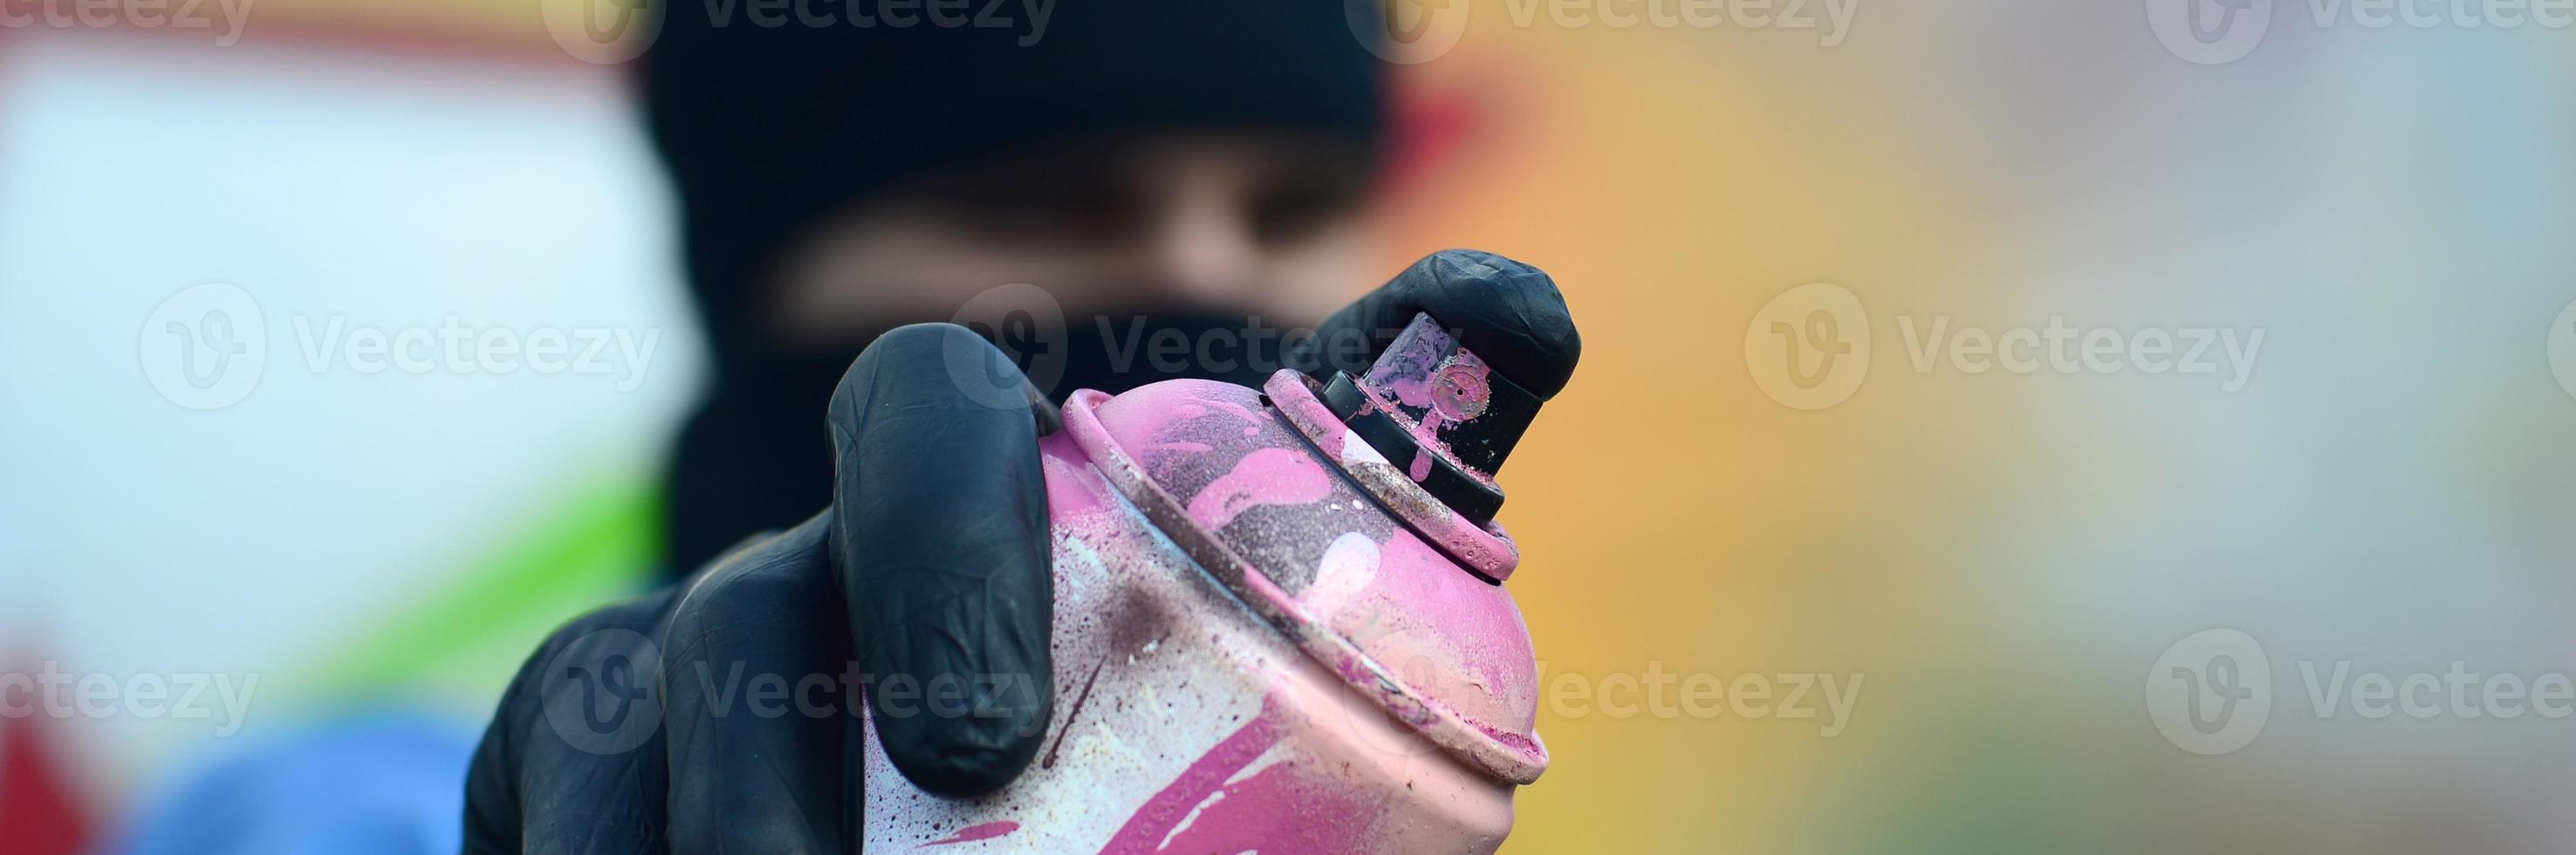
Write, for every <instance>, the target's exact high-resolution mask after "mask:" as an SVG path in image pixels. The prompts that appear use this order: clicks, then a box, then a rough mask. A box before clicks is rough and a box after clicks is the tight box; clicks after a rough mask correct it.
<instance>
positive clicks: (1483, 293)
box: [1294, 249, 1583, 401]
mask: <svg viewBox="0 0 2576 855" xmlns="http://www.w3.org/2000/svg"><path fill="white" fill-rule="evenodd" d="M1426 312H1427V313H1429V314H1430V315H1431V317H1433V318H1434V319H1437V320H1438V321H1439V322H1440V326H1441V327H1442V328H1443V329H1447V330H1449V331H1450V332H1451V334H1452V335H1455V336H1456V337H1457V339H1458V343H1459V344H1460V345H1462V346H1464V347H1466V348H1467V349H1469V350H1473V351H1475V352H1476V355H1477V356H1480V357H1482V358H1483V359H1484V360H1485V364H1486V365H1489V366H1492V367H1493V369H1494V370H1495V371H1497V372H1500V373H1501V374H1502V375H1503V376H1505V377H1509V378H1511V379H1512V380H1513V381H1514V382H1517V383H1519V384H1520V386H1521V388H1523V389H1526V390H1528V391H1529V392H1530V393H1531V394H1533V395H1536V396H1537V397H1538V399H1539V400H1542V401H1544V400H1547V399H1549V398H1552V397H1555V396H1556V393H1557V392H1559V391H1562V390H1563V389H1564V388H1565V383H1566V381H1567V380H1569V379H1572V378H1573V376H1574V363H1575V361H1576V360H1578V359H1580V358H1582V356H1583V337H1582V336H1581V335H1578V334H1577V333H1576V332H1575V330H1574V317H1573V315H1571V314H1569V313H1568V312H1567V311H1566V308H1565V295H1564V294H1562V293H1559V292H1558V291H1557V289H1556V280H1554V279H1551V278H1549V277H1548V275H1547V273H1545V272H1544V271H1541V270H1539V269H1538V268H1536V267H1532V266H1529V265H1527V264H1523V263H1521V262H1518V261H1513V260H1511V259H1508V258H1504V257H1502V256H1499V255H1495V254H1493V253H1490V252H1482V251H1478V250H1472V249H1449V250H1442V251H1440V252H1435V253H1432V254H1430V255H1427V256H1423V257H1422V260H1420V261H1416V262H1414V263H1413V264H1412V266H1409V267H1406V268H1405V269H1404V272H1402V273H1398V274H1396V275H1395V278H1394V279H1391V280H1388V281H1387V283H1386V284H1385V285H1381V286H1378V289H1377V290H1375V291H1371V292H1369V293H1368V295H1367V296H1364V297H1361V298H1360V299H1359V300H1358V301H1356V302H1353V303H1351V304H1350V305H1349V306H1346V307H1343V309H1342V310H1341V311H1339V312H1335V313H1333V316H1332V317H1330V318H1326V319H1325V320H1324V323H1323V324H1322V325H1321V326H1319V327H1317V328H1316V334H1315V335H1314V336H1312V337H1310V338H1308V339H1307V340H1306V341H1305V342H1303V343H1301V345H1300V348H1299V350H1298V352H1297V354H1296V357H1295V362H1294V364H1296V365H1297V366H1298V367H1299V368H1300V369H1301V370H1304V371H1305V372H1306V373H1308V374H1313V375H1317V376H1318V378H1323V377H1328V376H1330V375H1331V374H1332V373H1333V372H1334V371H1348V372H1350V373H1351V374H1352V375H1354V376H1359V375H1365V374H1367V373H1368V369H1369V365H1370V363H1373V362H1375V361H1376V360H1377V357H1378V354H1380V353H1382V352H1384V351H1385V350H1386V347H1387V345H1388V344H1389V343H1391V342H1393V341H1394V340H1395V335H1396V333H1398V332H1401V331H1403V329H1404V327H1405V325H1406V324H1409V323H1412V322H1413V317H1414V315H1415V314H1418V313H1426ZM1354 342H1365V343H1366V345H1365V347H1357V346H1352V343H1354Z"/></svg>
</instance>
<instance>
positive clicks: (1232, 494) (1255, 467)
mask: <svg viewBox="0 0 2576 855" xmlns="http://www.w3.org/2000/svg"><path fill="white" fill-rule="evenodd" d="M1332 494H1333V478H1332V476H1330V475H1327V474H1325V473H1324V468H1323V467H1322V466H1319V465H1317V464H1316V463H1315V460H1314V458H1311V457H1308V456H1306V455H1305V454H1304V453H1303V452H1301V451H1298V450H1296V449H1288V448H1264V449H1260V450H1257V451H1254V452H1252V453H1251V454H1246V455H1244V456H1243V459H1242V460H1238V461H1235V464H1234V469H1233V470H1232V471H1229V472H1227V473H1225V474H1224V475H1222V476H1219V477H1218V478H1217V479H1216V480H1214V481H1210V482H1208V485H1207V487H1205V488H1203V489H1201V490H1199V494H1198V495H1197V496H1196V497H1193V498H1191V499H1190V506H1189V512H1190V518H1191V519H1195V520H1198V522H1199V524H1200V525H1203V526H1207V527H1208V530H1210V531H1214V530H1217V529H1221V528H1224V527H1225V526H1226V524H1227V523H1231V522H1234V518H1235V517H1237V516H1240V515H1241V514H1242V513H1243V512H1244V511H1248V510H1252V509H1253V508H1256V507H1260V506H1262V505H1302V504H1305V503H1307V502H1314V501H1320V500H1322V499H1323V498H1324V497H1326V496H1330V495H1332Z"/></svg>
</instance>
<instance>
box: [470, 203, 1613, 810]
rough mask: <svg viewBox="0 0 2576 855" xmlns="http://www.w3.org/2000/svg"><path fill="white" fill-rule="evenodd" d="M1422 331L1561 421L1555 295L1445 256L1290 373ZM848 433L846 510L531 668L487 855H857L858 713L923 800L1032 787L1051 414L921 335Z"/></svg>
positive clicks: (1513, 274) (1047, 607)
mask: <svg viewBox="0 0 2576 855" xmlns="http://www.w3.org/2000/svg"><path fill="white" fill-rule="evenodd" d="M1416 312H1429V313H1431V314H1432V316H1433V317H1435V318H1438V319H1440V321H1441V322H1442V323H1443V325H1444V326H1447V327H1450V328H1452V329H1454V330H1457V331H1458V335H1459V336H1460V338H1461V340H1462V341H1461V343H1462V344H1465V345H1466V346H1468V347H1470V348H1472V349H1474V350H1476V351H1477V353H1478V354H1480V355H1481V356H1483V357H1484V358H1485V359H1486V361H1487V362H1488V363H1489V364H1492V365H1493V366H1494V367H1495V368H1496V369H1497V370H1501V371H1504V372H1506V373H1509V374H1510V375H1511V376H1513V377H1516V378H1521V379H1522V382H1523V383H1524V384H1525V385H1526V386H1527V387H1528V388H1529V389H1530V391H1532V392H1534V393H1537V394H1539V395H1541V396H1547V395H1553V394H1554V393H1555V392H1556V391H1557V390H1558V389H1559V388H1561V387H1563V386H1564V384H1565V379H1566V378H1567V377H1568V376H1570V375H1571V374H1572V372H1573V369H1574V363H1575V360H1576V359H1577V357H1578V356H1579V355H1580V351H1581V342H1580V340H1579V339H1578V338H1577V336H1576V334H1575V331H1574V326H1573V322H1572V320H1571V319H1570V318H1569V317H1568V316H1567V314H1566V309H1565V303H1564V299H1563V297H1561V296H1560V295H1559V294H1558V293H1557V289H1556V285H1555V283H1553V282H1552V281H1550V280H1549V279H1548V277H1547V275H1546V274H1544V273H1541V272H1539V271H1538V270H1537V269H1536V268H1532V267H1529V266H1527V265H1523V264H1520V263H1518V262H1513V261H1510V260H1508V259H1504V258H1502V257H1500V256H1495V255H1491V254H1487V253H1479V252H1468V251H1458V250H1452V251H1449V252H1443V253H1439V254H1436V255H1433V256H1430V257H1427V258H1425V259H1423V260H1422V261H1421V262H1419V263H1416V264H1415V265H1413V266H1412V267H1410V268H1408V269H1406V270H1405V271H1404V272H1403V273H1401V274H1399V275H1398V276H1397V277H1396V278H1395V279H1394V280H1393V281H1391V282H1389V283H1387V284H1386V285H1385V286H1383V287H1381V288H1379V289H1378V290H1377V291H1375V292H1372V293H1371V294H1369V295H1368V296H1366V297H1363V298H1361V299H1360V300H1359V301H1358V302H1357V303H1354V304H1352V305H1351V306H1350V307H1349V308H1347V309H1344V310H1343V311H1341V312H1339V313H1337V314H1335V315H1334V316H1333V317H1332V319H1331V320H1329V321H1328V322H1327V323H1326V324H1325V325H1324V327H1323V328H1322V329H1321V330H1319V331H1318V334H1317V335H1316V336H1314V337H1313V338H1311V339H1309V340H1307V341H1305V342H1301V343H1300V344H1299V346H1298V347H1297V348H1296V350H1295V352H1294V353H1293V354H1292V359H1293V360H1294V364H1297V365H1298V366H1300V367H1301V368H1304V369H1306V370H1309V371H1312V372H1318V373H1328V372H1329V371H1331V370H1334V369H1340V370H1349V371H1352V372H1354V373H1358V372H1362V371H1365V370H1366V369H1367V366H1368V363H1369V362H1371V361H1373V360H1374V356H1375V354H1376V353H1377V352H1378V351H1379V350H1380V349H1381V348H1383V347H1384V346H1385V345H1386V344H1387V343H1388V342H1389V341H1391V340H1392V339H1393V337H1394V335H1395V333H1396V332H1397V331H1399V330H1401V329H1402V328H1403V327H1404V325H1405V324H1406V323H1407V322H1409V321H1410V320H1411V319H1412V317H1413V315H1414V313H1416ZM1336 342H1341V343H1342V345H1341V346H1339V347H1337V346H1336ZM1353 342H1364V344H1352V343H1353ZM983 384H995V385H983ZM996 389H1000V390H1004V391H1006V392H1012V390H1017V391H1016V392H1012V393H1010V394H999V395H997V394H995V390H996ZM1023 402H1025V403H1023ZM829 419H830V424H831V428H832V441H833V446H834V448H835V455H834V466H835V469H836V473H835V482H834V487H833V503H832V507H831V508H829V509H827V510H825V511H824V512H823V513H821V514H819V515H817V516H815V517H814V518H813V519H810V520H807V521H806V522H805V523H803V524H801V525H798V526H797V527H795V528H793V529H790V530H788V531H786V532H782V533H778V534H775V535H771V536H768V537H766V538H759V539H755V540H754V541H752V542H750V543H747V544H745V545H743V546H739V547H736V548H735V549H734V550H733V551H732V552H730V553H728V554H726V555H725V556H723V557H721V558H718V559H717V560H716V561H715V563H713V564H712V565H710V566H709V567H707V568H706V569H704V570H702V571H700V572H698V573H697V574H696V575H694V576H692V577H691V578H690V579H689V580H687V581H686V582H684V583H682V585H680V586H679V587H677V588H672V589H667V590H664V591H661V592H659V593H656V594H653V595H651V596H647V597H644V598H641V599H638V600H634V601H631V602H626V603H622V604H618V605H614V606H609V607H607V608H604V609H601V610H599V611H596V612H593V613H591V614H589V615H586V616H584V617H582V618H580V619H577V620H575V621H573V622H572V623H570V624H568V625H566V626H565V627H564V628H563V629H561V630H558V631H556V632H555V634H554V635H553V636H552V637H550V638H548V639H547V641H546V643H545V644H544V645H542V646H541V647H539V648H538V650H537V652H536V653H535V655H533V656H531V657H529V659H528V663H527V665H526V666H524V667H522V668H521V669H520V671H519V674H518V676H517V677H516V678H514V679H513V680H512V682H511V684H510V687H509V689H508V691H507V693H506V694H504V696H503V697H502V699H501V704H500V708H499V709H498V710H497V711H496V713H495V714H494V717H493V721H492V725H491V728H490V729H489V730H488V731H487V732H486V733H485V734H484V737H483V743H482V746H481V747H480V748H479V749H478V750H477V751H476V752H475V756H474V761H473V767H472V769H471V771H470V772H469V775H468V778H467V781H466V815H465V841H466V842H465V849H466V851H467V852H477V853H480V852H522V851H525V852H592V851H597V852H621V853H623V852H641V851H663V850H672V851H680V852H702V851H703V852H716V851H724V852H735V851H742V852H787V851H795V852H832V851H847V850H849V849H852V848H853V847H854V844H855V841H857V840H858V839H859V838H860V835H859V833H858V831H859V828H860V823H862V822H863V821H864V818H863V817H862V816H860V805H861V796H862V791H861V788H860V781H859V774H860V768H861V763H860V760H859V757H860V754H861V751H862V746H863V743H862V742H861V741H860V740H861V738H862V737H861V734H860V730H859V720H858V718H857V716H856V715H855V714H854V712H853V711H854V710H855V709H856V707H855V706H854V705H853V704H854V703H855V702H856V701H857V700H858V699H859V698H860V697H861V696H862V694H864V695H865V702H867V703H870V704H874V705H876V709H875V711H874V712H875V723H876V725H877V728H878V734H879V738H880V739H881V741H882V742H883V744H884V746H885V750H886V753H887V755H888V757H889V758H890V759H891V760H892V761H893V762H894V765H895V767H896V768H897V769H899V770H901V771H902V772H903V774H904V776H905V777H907V778H909V779H910V780H911V781H912V782H913V783H914V784H915V785H917V786H919V787H921V788H922V789H924V790H928V791H930V792H934V793H940V794H944V795H972V794H979V793H984V792H989V791H991V790H994V789H997V788H1000V787H1001V786H1003V785H1004V784H1007V783H1009V782H1010V781H1011V779H1013V778H1015V777H1017V776H1018V775H1019V773H1020V771H1021V770H1022V769H1023V768H1025V767H1027V765H1028V763H1029V761H1030V759H1031V758H1032V757H1033V756H1035V754H1036V753H1037V750H1038V748H1039V746H1040V744H1041V742H1042V741H1043V738H1044V736H1045V732H1044V731H1045V727H1046V723H1047V721H1048V718H1049V715H1050V713H1051V703H1052V701H1053V697H1054V692H1053V688H1052V685H1051V683H1052V680H1051V675H1052V674H1053V670H1052V668H1051V667H1050V662H1049V653H1048V642H1049V638H1050V634H1051V631H1052V624H1053V617H1054V614H1053V609H1054V604H1053V601H1054V589H1053V579H1052V577H1051V575H1050V573H1051V570H1050V566H1049V560H1048V556H1049V551H1050V548H1051V541H1050V539H1049V536H1048V528H1047V509H1046V487H1045V479H1044V477H1043V474H1042V470H1041V468H1040V466H1039V461H1038V452H1037V438H1038V437H1039V436H1040V435H1041V434H1042V433H1044V432H1046V431H1050V430H1052V429H1053V426H1054V412H1053V409H1052V408H1051V407H1049V406H1048V405H1047V404H1045V402H1044V399H1043V398H1042V397H1039V396H1038V395H1036V394H1035V392H1034V391H1033V390H1029V389H1028V386H1027V382H1026V380H1025V379H1023V378H1021V376H1020V374H1019V371H1018V369H1017V368H1016V367H1015V366H1013V365H1012V363H1011V362H1010V360H1009V359H1008V358H1006V357H1005V356H1004V355H1003V354H1002V353H1001V352H1000V351H999V350H996V349H994V348H993V347H992V346H991V345H989V344H987V343H985V342H984V341H983V340H982V339H980V338H977V337H975V336H974V334H972V333H970V332H967V331H966V330H964V329H963V328H960V327H955V326H950V325H945V324H936V325H933V324H924V325H918V326H911V327H904V328H902V329H898V330H895V331H894V332H891V333H888V334H887V335H885V336H884V337H882V338H880V339H878V340H877V342H876V343H875V344H873V345H871V346H869V347H868V349H867V350H866V351H865V352H863V353H861V354H860V355H859V358H858V360H857V361H856V362H855V363H853V364H852V365H851V367H850V371H849V373H848V374H847V375H846V376H844V377H843V378H842V380H841V385H840V388H839V389H838V390H837V391H836V392H835V393H834V394H833V396H832V401H831V405H830V408H829ZM869 675H904V676H903V679H905V680H906V681H907V682H908V685H909V687H910V688H911V689H912V690H913V691H912V692H907V693H906V694H908V695H909V697H907V698H905V699H904V700H902V701H899V702H898V703H900V704H901V705H902V706H901V707H900V709H899V710H897V711H898V712H901V713H902V714H900V715H897V714H890V712H889V710H888V709H887V708H886V706H887V701H888V696H891V695H895V694H896V692H895V691H894V689H893V685H894V684H893V680H894V679H896V678H894V677H880V678H879V679H882V680H884V681H885V686H886V690H885V691H880V692H866V693H862V692H860V691H858V690H859V689H860V688H862V687H864V686H866V685H867V683H866V681H867V680H868V679H869ZM940 675H948V676H944V677H943V676H940ZM916 678H917V679H916ZM943 682H944V685H945V688H944V689H943V688H942V687H943ZM782 693H783V697H782Z"/></svg>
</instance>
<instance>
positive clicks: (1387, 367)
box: [1323, 313, 1563, 523]
mask: <svg viewBox="0 0 2576 855" xmlns="http://www.w3.org/2000/svg"><path fill="white" fill-rule="evenodd" d="M1458 338H1459V337H1458V336H1457V335H1454V334H1452V333H1450V332H1448V331H1446V330H1444V329H1442V328H1441V326H1440V323H1439V321H1438V320H1436V319H1434V318H1433V317H1431V315H1429V314H1427V313H1425V314H1417V315H1415V316H1414V318H1413V322H1412V323H1411V324H1409V325H1407V326H1406V327H1405V328H1404V331H1403V332H1402V333H1400V334H1398V335H1397V336H1396V338H1395V341H1394V342H1393V343H1392V344H1390V345H1389V346H1388V347H1387V348H1386V350H1385V351H1384V352H1383V353H1382V354H1380V355H1379V357H1378V360H1377V364H1376V365H1374V366H1371V367H1370V368H1369V372H1368V376H1367V377H1361V378H1354V377H1352V376H1351V375H1350V372H1347V371H1340V372H1335V373H1334V375H1333V379H1332V382H1330V383H1327V384H1325V386H1324V394H1323V401H1324V405H1325V406H1326V407H1328V408H1330V409H1331V410H1332V412H1333V415H1334V416H1335V417H1337V418H1339V419H1341V420H1342V421H1343V423H1345V424H1347V425H1349V426H1350V428H1351V430H1352V431H1353V432H1355V433H1358V434H1359V435H1360V438H1361V439H1363V440H1366V441H1367V442H1368V444H1369V446H1370V447H1372V448H1375V449H1377V451H1378V453H1379V454H1383V455H1385V456H1386V459H1387V460H1388V461H1389V462H1391V463H1394V464H1395V465H1396V467H1397V468H1399V469H1403V470H1404V471H1405V473H1406V474H1408V475H1410V476H1412V478H1413V480H1414V482H1415V483H1418V484H1420V485H1422V488H1423V490H1424V491H1426V492H1429V493H1430V494H1431V495H1432V496H1433V497H1434V498H1437V499H1439V500H1440V501H1441V502H1442V503H1443V504H1446V505H1448V506H1449V508H1450V509H1451V510H1454V511H1457V512H1458V513H1459V515H1461V516H1464V517H1467V518H1468V519H1470V520H1473V521H1475V522H1478V523H1483V522H1485V521H1488V520H1491V519H1493V518H1494V514H1495V512H1497V511H1500V510H1501V509H1502V506H1503V491H1502V488H1500V487H1497V486H1495V485H1494V473H1495V472H1496V471H1497V470H1499V469H1501V468H1502V465H1503V460H1504V458H1507V457H1509V456H1511V453H1512V447H1513V446H1514V445H1517V444H1519V443H1520V439H1521V434H1523V433H1525V432H1527V431H1528V430H1529V426H1530V422H1531V421H1532V420H1534V419H1536V418H1537V417H1538V411H1539V406H1540V405H1541V404H1542V403H1544V402H1545V399H1543V398H1541V397H1540V396H1539V395H1537V394H1534V393H1532V392H1530V391H1529V390H1528V389H1526V388H1523V387H1522V386H1521V385H1520V384H1519V383H1517V382H1515V381H1513V379H1512V378H1511V377H1509V376H1507V375H1505V374H1503V373H1502V372H1500V371H1496V370H1494V368H1493V367H1492V366H1491V365H1489V364H1487V363H1486V361H1485V360H1484V359H1483V358H1482V357H1479V356H1477V355H1476V353H1475V351H1472V350H1469V349H1467V348H1466V347H1464V346H1461V345H1460V344H1459V343H1458ZM1557 385H1558V386H1559V387H1562V386H1563V383H1562V381H1559V382H1558V383H1557ZM1551 391H1553V390H1551Z"/></svg>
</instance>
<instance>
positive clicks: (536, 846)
mask: <svg viewBox="0 0 2576 855" xmlns="http://www.w3.org/2000/svg"><path fill="white" fill-rule="evenodd" d="M675 596H676V592H674V591H669V590H666V591H663V592H661V593H659V594H655V595H653V596H650V597H645V598H643V599H639V600H634V601H631V602H627V603H623V604H619V605H614V606H609V607H607V608H603V609H600V610H599V611H596V612H592V613H590V614H589V615H586V616H583V617H581V618H579V619H576V620H574V621H573V622H572V623H570V624H567V625H565V626H564V628H563V629H560V630H557V631H556V632H555V634H554V635H553V636H551V637H549V638H548V639H547V640H546V643H545V644H544V645H541V646H539V647H538V648H537V652H536V654H535V655H533V656H530V657H529V658H528V662H527V664H526V665H523V666H521V667H520V670H519V674H518V676H517V677H515V678H513V679H512V680H511V682H510V688H509V689H508V691H507V692H506V693H505V694H504V695H503V696H502V700H501V706H500V708H499V709H498V710H497V711H496V712H495V713H494V714H493V716H492V724H491V727H490V728H488V729H487V730H485V731H484V734H483V743H482V745H481V746H479V747H477V748H476V750H475V752H474V760H473V764H472V766H470V767H469V768H468V770H467V772H466V784H465V797H466V806H465V847H464V848H465V851H466V852H469V853H485V852H490V853H503V852H509V853H517V852H649V851H659V850H660V849H662V847H663V845H664V838H663V827H664V821H663V820H664V817H665V813H664V809H663V798H662V795H663V791H664V784H665V778H664V770H665V768H666V765H665V763H664V761H663V752H662V740H661V739H660V738H659V733H658V725H659V722H660V717H661V716H660V708H659V706H658V702H657V698H656V695H655V692H654V690H652V689H651V688H650V687H651V686H653V681H654V671H655V662H656V661H658V654H657V653H656V652H655V650H654V647H655V644H654V642H653V639H654V638H655V637H656V636H657V635H658V630H659V627H660V624H661V619H662V617H663V616H664V615H666V614H668V613H669V608H670V604H671V601H672V600H673V598H674V597H675Z"/></svg>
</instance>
